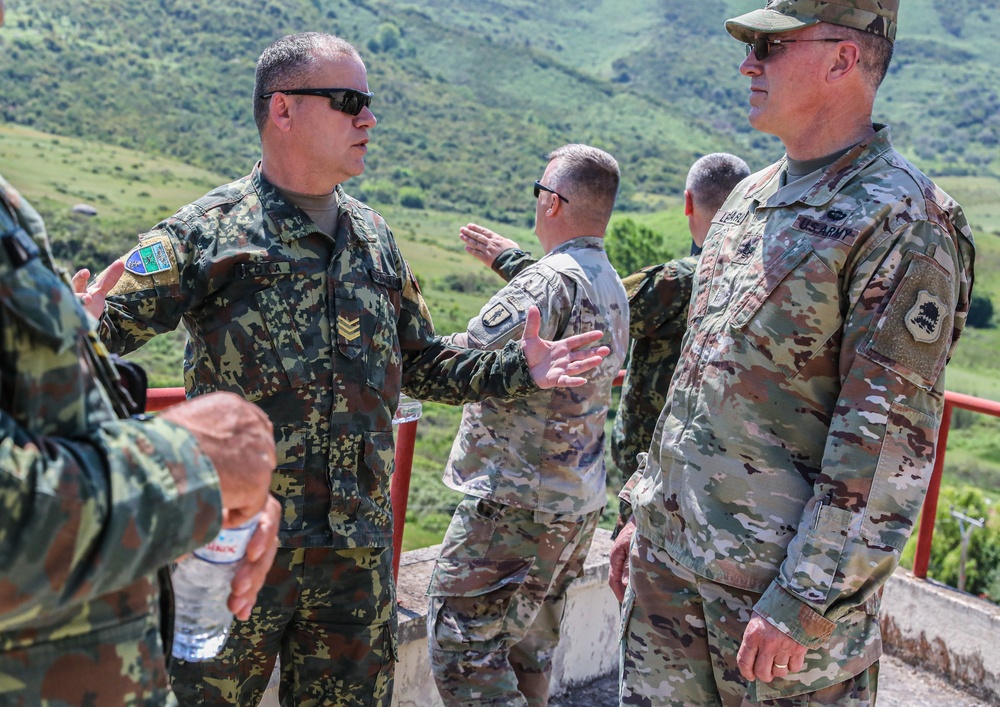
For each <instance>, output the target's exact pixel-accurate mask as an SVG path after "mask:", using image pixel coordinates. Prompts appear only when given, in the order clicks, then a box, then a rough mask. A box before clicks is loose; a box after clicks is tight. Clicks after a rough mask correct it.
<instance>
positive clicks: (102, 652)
mask: <svg viewBox="0 0 1000 707" xmlns="http://www.w3.org/2000/svg"><path fill="white" fill-rule="evenodd" d="M0 201H2V204H0V231H2V233H3V235H2V241H3V247H2V248H0V332H2V336H3V339H2V343H0V703H3V704H5V705H6V704H10V705H22V704H23V705H39V704H52V705H65V704H74V705H78V704H84V703H85V702H86V701H87V700H90V703H92V704H124V703H125V702H126V701H127V700H134V699H140V700H149V701H150V703H151V704H162V703H164V701H166V700H167V699H168V694H169V693H168V688H167V678H166V670H165V666H164V662H163V650H162V646H161V641H160V634H159V630H158V627H157V616H158V610H159V607H158V596H159V591H158V584H157V580H156V575H155V572H156V570H157V569H158V568H159V567H161V566H164V565H166V564H168V563H169V562H171V561H172V560H174V559H176V558H177V557H180V556H181V555H183V554H184V553H186V552H189V551H190V550H191V549H192V548H195V547H198V546H199V545H203V544H204V543H205V542H207V541H208V540H210V539H211V538H212V537H213V536H214V535H215V533H216V532H217V531H218V529H219V523H220V519H221V513H220V499H219V493H218V488H217V485H218V479H217V477H216V475H215V471H214V469H213V467H212V465H211V463H210V462H209V461H208V459H207V458H205V457H204V456H203V455H202V454H201V452H200V451H199V450H198V448H197V446H196V445H195V442H194V438H193V437H192V436H191V434H190V433H189V432H187V431H186V430H183V429H182V428H180V427H177V426H176V425H174V424H172V423H169V422H167V421H152V422H145V423H143V422H138V421H134V420H119V419H117V417H118V415H117V414H116V410H117V409H118V408H120V407H121V400H120V398H119V397H118V390H117V385H116V383H115V382H114V381H116V380H117V376H116V374H115V373H114V372H113V369H112V368H111V367H110V363H109V362H108V360H107V358H106V357H105V354H106V351H105V349H104V347H103V345H101V343H100V342H99V341H97V339H96V337H95V336H94V334H93V333H92V330H91V324H92V323H93V320H92V319H89V318H88V317H87V315H86V313H85V312H84V311H83V309H82V308H81V307H80V306H79V305H78V304H77V300H76V297H75V296H74V295H73V293H72V290H71V289H70V287H69V283H68V281H67V279H66V277H65V275H64V274H62V273H58V272H56V271H55V270H53V268H52V265H51V261H50V259H49V258H48V256H47V254H46V253H47V248H45V238H44V232H43V231H42V230H40V226H41V221H40V219H37V214H34V212H33V211H32V210H30V209H28V208H26V205H25V204H24V203H23V202H22V200H21V198H20V197H19V196H18V195H17V193H16V192H14V191H13V190H11V189H10V188H9V185H8V184H7V183H6V182H3V180H2V179H0ZM29 230H30V231H32V233H31V236H29V235H28V231H29Z"/></svg>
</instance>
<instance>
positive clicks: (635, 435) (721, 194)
mask: <svg viewBox="0 0 1000 707" xmlns="http://www.w3.org/2000/svg"><path fill="white" fill-rule="evenodd" d="M749 174H750V168H749V167H747V164H746V162H744V161H743V160H742V159H740V158H739V157H737V156H735V155H730V154H727V153H724V152H715V153H712V154H710V155H705V156H704V157H701V158H700V159H698V160H696V161H695V163H694V164H693V165H691V169H690V170H688V175H687V182H686V184H685V189H684V215H685V216H687V218H688V229H689V230H690V232H691V238H692V241H693V243H694V248H693V249H692V250H693V251H694V252H695V253H697V252H700V251H701V245H702V243H704V242H705V236H706V234H708V229H709V226H711V225H712V217H713V216H714V215H715V212H716V211H718V210H719V207H721V206H722V202H724V201H725V200H726V197H727V196H729V192H730V191H732V189H733V187H734V186H736V185H737V184H738V183H739V182H740V180H742V179H743V178H744V177H747V176H748V175H749ZM461 237H462V240H463V241H465V243H466V246H465V248H466V250H467V251H468V252H469V253H471V254H472V255H474V256H476V257H477V258H479V260H480V261H481V262H483V264H485V265H487V266H488V267H490V268H492V269H493V270H494V272H496V273H497V274H498V275H500V277H502V278H503V279H504V280H507V281H510V280H511V279H512V278H513V277H514V276H515V275H517V274H518V273H519V272H521V271H522V270H523V269H524V268H526V267H527V266H529V265H531V264H532V263H534V262H536V261H535V259H534V258H532V257H531V255H530V254H529V253H525V252H524V251H522V250H520V247H519V246H518V244H517V243H515V242H514V241H512V240H510V239H508V238H504V237H503V236H500V235H499V234H497V233H494V232H493V231H491V230H489V229H488V228H484V227H482V226H479V225H477V224H469V225H468V226H464V227H463V228H462V229H461ZM697 262H698V260H697V258H696V257H694V256H691V257H687V258H678V259H677V260H671V261H668V262H666V263H660V264H659V265H650V266H648V267H645V268H642V269H641V270H638V271H636V272H634V273H632V274H631V275H629V276H628V277H626V278H625V279H624V280H623V281H622V283H623V284H624V286H625V293H626V294H627V295H628V298H629V337H630V339H631V344H630V346H629V354H628V359H627V362H626V372H625V380H624V381H623V382H622V390H621V402H620V403H619V405H618V412H617V414H616V415H615V420H614V425H613V427H612V430H611V458H612V459H613V460H614V462H615V465H616V466H617V467H618V468H619V469H620V470H621V472H622V477H623V478H625V479H628V478H630V477H631V476H632V474H634V473H635V470H636V468H637V467H638V462H637V458H638V456H639V454H640V453H642V452H645V451H646V450H647V449H649V443H650V441H651V440H652V439H653V429H654V428H655V427H656V420H657V419H658V418H659V416H660V411H661V410H662V409H663V404H664V402H665V401H666V397H667V389H668V388H669V386H670V377H671V376H672V375H673V373H674V367H675V366H676V365H677V358H678V357H679V356H680V352H681V338H682V337H683V336H684V331H685V329H686V328H687V311H688V301H689V300H690V299H691V285H692V283H693V281H694V271H695V266H696V265H697ZM631 515H632V509H631V508H630V507H629V505H628V504H627V503H625V502H623V501H622V502H621V503H620V508H619V517H618V528H616V534H617V531H618V529H620V528H621V527H622V525H624V523H625V522H626V521H627V520H628V519H629V517H631Z"/></svg>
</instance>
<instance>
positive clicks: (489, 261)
mask: <svg viewBox="0 0 1000 707" xmlns="http://www.w3.org/2000/svg"><path fill="white" fill-rule="evenodd" d="M458 236H459V238H461V239H462V240H463V241H464V242H465V252H466V253H468V254H469V255H472V256H475V257H476V258H478V259H479V262H481V263H482V264H483V265H485V266H486V267H488V268H489V267H492V266H493V261H494V260H496V259H497V256H498V255H500V254H501V253H503V252H504V251H505V250H508V249H510V248H517V247H518V245H517V243H515V242H514V241H512V240H511V239H509V238H504V237H503V236H501V235H500V234H499V233H495V232H494V231H491V230H490V229H488V228H486V227H485V226H480V225H478V224H475V223H470V224H469V225H468V226H462V227H461V228H460V229H458Z"/></svg>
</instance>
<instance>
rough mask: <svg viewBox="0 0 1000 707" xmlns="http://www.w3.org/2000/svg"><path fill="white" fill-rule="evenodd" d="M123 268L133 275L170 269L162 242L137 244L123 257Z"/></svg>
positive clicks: (168, 259) (150, 273)
mask: <svg viewBox="0 0 1000 707" xmlns="http://www.w3.org/2000/svg"><path fill="white" fill-rule="evenodd" d="M125 269H126V270H128V271H129V272H130V273H132V274H134V275H153V274H154V273H158V272H165V271H167V270H169V269H170V258H169V257H167V250H166V248H164V247H163V243H161V242H156V243H151V244H149V245H145V246H139V247H138V248H136V249H135V250H133V251H132V252H131V253H129V254H128V257H127V258H126V259H125Z"/></svg>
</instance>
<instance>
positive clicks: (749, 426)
mask: <svg viewBox="0 0 1000 707" xmlns="http://www.w3.org/2000/svg"><path fill="white" fill-rule="evenodd" d="M896 13H897V2H896V1H895V0H883V1H882V2H878V1H876V0H833V1H830V2H817V1H815V0H772V1H771V2H769V3H768V4H767V7H765V8H764V9H761V10H756V11H754V12H750V13H748V14H746V15H743V16H740V17H737V18H735V19H732V20H729V21H728V22H727V23H726V28H727V29H728V31H729V32H730V34H732V35H733V36H734V37H735V38H736V39H738V40H739V41H741V42H744V43H746V45H747V57H746V60H745V61H744V62H743V64H742V65H741V67H740V71H741V73H742V74H743V75H744V76H746V77H747V78H749V80H750V97H749V102H750V112H749V119H750V123H751V125H752V126H753V127H754V128H756V129H757V130H760V131H762V132H766V133H770V134H773V135H777V136H778V137H779V138H780V139H781V141H782V143H783V144H784V146H785V150H786V154H785V156H784V157H783V158H782V159H781V160H779V161H778V162H777V163H775V164H773V165H771V166H770V167H768V168H766V169H764V170H763V171H761V172H758V173H757V174H753V175H751V176H750V177H748V178H747V179H746V180H744V181H743V182H742V183H741V184H740V185H739V186H737V187H736V189H735V190H734V191H733V193H732V194H731V195H730V197H729V199H728V200H727V201H726V203H725V204H724V205H723V207H722V209H721V211H720V212H719V213H718V214H717V216H716V218H715V221H714V223H713V226H712V228H711V230H710V231H709V234H708V237H707V239H706V241H705V249H704V252H703V253H702V256H701V261H700V262H699V266H698V270H697V273H696V275H695V284H694V290H693V293H692V299H691V311H690V314H689V320H688V321H689V329H688V332H687V334H686V335H685V338H684V344H683V351H682V353H681V357H680V363H679V365H678V368H677V371H676V373H675V374H674V378H673V381H672V383H671V389H670V394H669V396H668V400H667V404H666V406H665V408H664V410H663V413H662V414H661V416H660V419H659V422H658V424H657V428H656V432H655V434H654V437H653V442H652V444H651V446H650V449H649V453H648V455H647V456H646V458H645V463H644V464H642V465H640V468H639V470H638V471H637V472H636V474H635V475H634V476H633V478H632V479H631V480H630V481H629V483H628V484H627V485H626V488H625V490H624V491H623V495H624V496H625V497H626V498H627V499H628V500H629V501H630V502H631V504H632V507H633V509H634V516H633V521H634V524H633V527H632V528H630V529H628V530H626V531H625V532H623V533H622V535H621V536H620V537H619V539H618V541H617V542H616V545H615V549H614V551H613V555H612V562H613V563H618V564H620V563H622V562H623V561H625V560H626V558H627V560H628V561H629V563H630V582H629V586H628V589H627V590H626V593H625V603H624V606H623V612H624V613H623V621H624V624H623V631H622V654H621V655H622V665H621V678H622V685H621V703H622V704H624V705H640V704H641V705H648V704H661V705H666V704H671V705H680V704H683V705H717V704H723V705H734V706H735V705H741V704H742V705H757V704H767V705H779V704H780V705H786V704H788V705H790V704H810V705H814V704H815V705H833V704H836V705H868V704H870V703H871V702H872V701H873V699H874V695H875V688H876V684H875V679H876V675H877V663H878V659H879V656H880V654H881V651H882V646H881V637H880V635H879V626H878V618H877V617H878V608H879V599H880V591H879V590H880V588H881V586H882V584H883V583H884V582H885V581H886V579H887V578H888V577H889V576H890V575H891V574H892V571H893V569H894V568H895V567H896V565H897V563H898V561H899V555H900V552H901V551H902V549H903V545H904V544H905V543H906V540H907V538H908V537H909V536H910V532H911V530H912V529H913V524H914V521H915V520H916V517H917V513H918V512H919V510H920V506H921V504H922V502H923V498H924V493H925V490H926V487H927V482H928V480H929V478H930V474H931V468H932V466H933V461H934V456H935V452H936V450H935V443H936V439H937V431H938V427H939V424H940V420H941V412H942V405H943V398H944V367H945V363H946V362H947V360H948V358H949V356H950V355H951V353H952V351H953V350H954V347H955V344H956V341H957V340H958V338H959V335H960V334H961V332H962V329H963V327H964V325H965V320H966V316H967V313H968V308H969V297H970V291H971V287H972V279H973V259H974V254H975V248H974V244H973V240H972V233H971V231H970V229H969V225H968V223H967V221H966V219H965V216H964V215H963V213H962V210H961V208H960V207H959V205H958V204H956V203H955V201H954V200H953V199H951V197H949V196H948V195H947V194H945V193H944V192H943V191H941V190H940V189H939V188H938V187H937V186H936V185H935V184H934V183H933V182H931V181H930V180H929V179H928V178H927V177H925V176H924V175H923V174H921V173H920V171H919V170H917V169H916V167H914V166H913V165H911V164H910V163H908V162H907V161H906V160H905V159H903V157H901V156H900V155H899V153H897V152H896V151H895V150H893V148H892V145H891V141H890V134H889V128H888V127H886V126H884V125H880V124H873V123H872V120H871V112H872V105H873V103H874V99H875V94H876V91H877V88H878V85H879V84H880V83H881V81H882V79H883V77H884V76H885V72H886V70H887V68H888V64H889V61H890V59H891V56H892V47H893V44H892V43H893V39H894V37H895V34H896ZM633 531H634V537H633V541H632V543H631V551H629V539H630V536H633Z"/></svg>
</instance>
